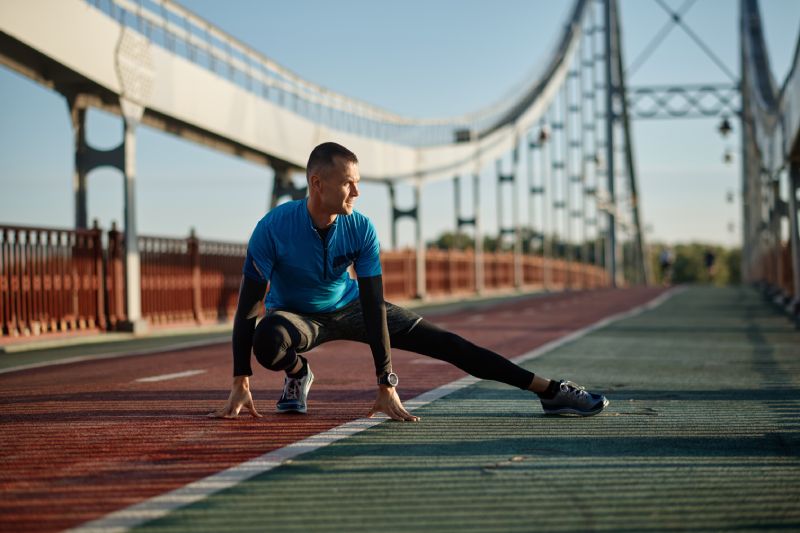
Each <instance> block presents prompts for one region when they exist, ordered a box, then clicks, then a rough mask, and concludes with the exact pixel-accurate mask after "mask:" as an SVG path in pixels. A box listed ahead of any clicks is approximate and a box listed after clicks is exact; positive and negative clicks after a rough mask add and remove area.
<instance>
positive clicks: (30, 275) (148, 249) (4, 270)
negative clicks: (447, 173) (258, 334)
mask: <svg viewBox="0 0 800 533" xmlns="http://www.w3.org/2000/svg"><path fill="white" fill-rule="evenodd" d="M0 231H1V232H2V248H1V250H2V254H0V304H2V305H0V328H2V329H1V332H2V334H0V337H6V338H8V337H15V336H31V335H41V334H49V333H57V332H74V331H80V330H105V329H117V328H118V327H119V326H120V325H121V324H123V323H124V322H125V321H126V319H127V317H126V311H125V298H126V296H125V278H124V268H125V246H124V238H123V237H124V236H123V234H122V233H121V232H119V231H117V229H116V228H115V227H113V226H112V228H111V231H109V232H108V233H107V234H106V235H105V236H104V235H103V233H102V232H101V230H100V229H99V228H98V227H96V226H95V227H94V228H93V229H91V230H77V231H76V230H61V229H47V228H30V227H12V226H0ZM104 237H105V240H106V246H105V250H104V247H103V238H104ZM139 252H140V271H141V305H142V316H143V318H145V319H147V321H148V322H149V323H150V324H153V325H156V326H159V325H169V324H177V323H207V322H219V321H226V320H229V319H230V318H231V317H232V316H233V313H234V312H235V310H236V301H237V297H238V289H239V282H240V280H241V272H242V263H243V261H244V257H245V253H246V245H245V244H238V243H228V242H216V241H201V240H199V239H198V238H197V237H196V236H195V235H194V234H192V235H190V236H189V237H188V238H186V239H177V238H164V237H146V236H142V237H139ZM381 263H382V268H383V278H384V291H385V294H386V298H387V299H391V300H395V301H397V300H401V301H402V300H410V299H412V298H414V297H415V296H416V294H417V271H416V269H417V264H416V252H415V251H414V250H398V251H384V252H382V253H381ZM425 267H426V273H425V275H426V291H427V293H428V294H430V295H431V296H443V295H458V294H471V293H474V292H475V290H476V287H475V255H474V252H473V251H472V250H467V251H458V250H453V251H444V250H438V249H430V250H427V251H426V259H425ZM546 269H549V270H550V281H551V286H550V287H548V288H551V289H558V288H566V287H569V288H593V287H598V286H605V285H607V277H606V275H605V272H604V271H603V270H602V269H600V268H598V267H594V266H592V265H584V264H578V263H572V264H570V263H568V262H566V261H563V260H557V259H543V258H542V257H536V256H524V257H523V258H522V274H523V284H524V285H525V286H526V287H536V286H543V285H544V283H545V270H546ZM483 270H484V287H485V289H486V290H497V289H511V288H513V287H514V256H513V254H512V253H509V252H504V253H496V254H484V257H483Z"/></svg>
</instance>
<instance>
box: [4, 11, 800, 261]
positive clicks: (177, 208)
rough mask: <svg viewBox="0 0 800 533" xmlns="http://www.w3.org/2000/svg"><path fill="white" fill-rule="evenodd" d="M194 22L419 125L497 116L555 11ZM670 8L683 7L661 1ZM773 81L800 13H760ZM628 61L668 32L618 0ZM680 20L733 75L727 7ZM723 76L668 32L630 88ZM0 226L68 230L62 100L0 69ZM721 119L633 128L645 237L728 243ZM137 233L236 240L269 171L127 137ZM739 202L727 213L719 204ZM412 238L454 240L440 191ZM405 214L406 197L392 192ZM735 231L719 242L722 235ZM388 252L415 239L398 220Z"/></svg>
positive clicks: (378, 201) (100, 207) (489, 195)
mask: <svg viewBox="0 0 800 533" xmlns="http://www.w3.org/2000/svg"><path fill="white" fill-rule="evenodd" d="M182 3H183V4H184V5H185V6H187V7H188V8H189V9H191V10H192V11H194V12H196V13H197V14H199V15H200V16H202V17H204V18H207V19H208V20H210V21H212V22H213V23H215V24H216V25H218V26H220V27H221V28H222V29H224V30H225V31H227V32H228V33H230V34H232V35H234V36H236V37H237V38H239V39H240V40H242V41H244V42H246V43H248V44H249V45H251V46H253V47H254V48H256V49H258V50H260V51H261V52H263V53H264V54H266V55H268V56H270V57H272V58H273V59H274V60H276V61H277V62H279V63H280V64H282V65H284V66H285V67H288V68H290V69H291V70H293V71H295V72H296V73H298V74H300V75H301V76H303V77H305V78H307V79H309V80H311V81H314V82H316V83H319V84H321V85H324V86H327V87H330V88H331V89H334V90H336V91H339V92H342V93H345V94H348V95H351V96H354V97H358V98H360V99H363V100H366V101H368V102H371V103H374V104H377V105H379V106H382V107H385V108H387V109H389V110H392V111H395V112H399V113H403V114H408V115H413V116H419V117H425V116H442V115H452V114H460V113H463V112H467V111H471V110H474V109H476V108H479V107H481V106H484V105H487V104H490V103H493V102H494V101H495V100H497V99H498V98H500V97H501V96H502V95H503V94H504V93H506V92H507V91H508V89H509V88H510V87H512V86H514V85H516V84H518V83H520V82H521V81H522V80H524V78H525V76H526V74H527V73H529V72H531V71H532V70H533V69H535V68H536V66H537V65H541V63H542V62H544V61H545V60H546V59H547V54H548V52H549V50H550V49H551V48H552V45H553V43H554V40H555V38H556V36H557V34H559V33H560V31H561V28H562V25H563V23H564V21H565V17H566V14H567V12H568V10H569V8H570V6H571V5H572V2H571V1H567V0H559V1H553V0H547V1H545V0H537V1H534V0H502V1H488V0H485V1H478V0H437V1H435V2H430V1H424V0H408V1H404V2H392V3H390V2H374V1H370V0H340V1H337V2H328V1H322V0H314V1H311V0H303V1H297V2H284V1H267V0H235V1H234V0H232V1H229V2H219V1H218V0H183V2H182ZM667 3H668V4H669V5H671V6H672V7H673V9H677V8H678V7H679V6H680V5H681V4H682V3H683V2H682V1H677V0H672V1H668V2H667ZM761 4H762V6H761V9H762V15H763V17H764V23H765V27H766V30H767V41H768V42H767V44H768V47H769V51H770V56H771V61H772V69H773V72H774V74H775V77H776V79H777V80H778V82H779V83H781V82H782V81H783V79H784V77H785V75H786V73H787V71H788V68H789V62H790V61H791V59H792V58H793V54H794V50H795V44H796V41H797V38H798V30H800V2H798V1H797V0H761ZM621 9H622V28H623V42H624V46H625V48H624V51H625V57H626V61H627V62H628V63H630V62H631V61H632V60H633V59H634V58H635V57H636V56H638V55H639V53H640V52H641V50H642V49H643V47H644V46H645V45H646V44H647V43H648V42H649V41H650V39H651V37H652V36H653V35H654V34H655V33H656V32H657V31H658V30H659V29H660V28H661V27H662V26H663V25H664V24H665V22H666V21H667V14H666V13H665V12H664V11H663V10H662V9H661V8H660V7H659V6H658V4H657V3H656V2H655V1H653V0H622V1H621ZM685 20H686V22H687V23H688V24H689V25H690V26H691V27H692V28H693V29H694V31H695V32H696V33H698V34H699V35H700V36H701V37H702V39H703V40H704V41H705V42H706V43H707V44H708V46H709V47H710V48H711V49H712V50H713V51H714V53H716V54H717V55H718V56H719V57H720V58H721V59H722V61H723V62H724V63H725V64H726V65H727V66H728V68H729V69H730V70H732V71H733V72H734V73H736V74H737V75H738V71H739V60H738V32H737V28H738V1H737V0H698V1H697V2H696V3H695V4H694V5H693V7H692V8H691V9H690V10H689V11H688V14H687V15H686V17H685ZM725 81H728V78H727V76H726V75H725V74H724V72H722V71H721V70H720V69H719V68H717V67H716V66H715V65H714V63H713V62H712V61H711V60H709V59H708V58H707V57H706V56H705V55H704V54H703V52H702V51H701V50H700V49H699V48H698V47H697V46H696V45H695V44H694V43H692V41H691V40H690V39H689V38H688V37H687V36H686V34H685V33H684V32H683V31H682V30H681V29H680V28H677V27H675V28H673V29H672V31H671V33H670V35H669V36H668V37H667V39H666V40H665V41H664V43H663V44H662V45H661V46H660V48H659V49H658V50H657V51H656V52H655V53H654V54H653V55H652V56H651V58H650V59H649V60H648V61H647V63H645V64H644V66H642V67H641V68H640V69H639V70H638V71H636V73H635V75H634V76H633V77H632V78H630V79H629V80H628V83H629V85H649V84H672V83H676V84H677V83H701V82H725ZM0 95H2V98H0V116H2V117H3V119H2V121H0V141H2V142H0V187H1V188H0V190H1V191H2V193H0V223H12V224H25V225H39V226H56V227H70V226H71V225H72V223H73V202H72V185H71V179H72V158H73V155H72V138H71V131H70V126H69V120H68V114H67V106H66V103H65V101H64V99H63V97H61V96H60V95H58V94H57V93H54V92H52V91H49V90H47V89H44V88H42V87H40V86H38V85H36V84H34V83H33V82H31V81H29V80H27V79H24V78H22V77H20V76H19V75H17V74H15V73H12V72H10V71H8V70H7V69H4V68H0ZM717 124H718V120H716V119H714V120H712V119H707V120H706V119H703V120H698V119H693V120H675V119H673V120H667V121H663V120H661V121H636V122H634V135H635V137H634V142H635V149H636V157H637V166H638V170H639V176H640V177H639V183H640V189H641V197H642V210H643V218H644V222H645V224H646V225H647V226H648V227H649V228H651V231H650V232H649V238H650V239H651V240H659V241H667V242H686V241H703V242H710V243H720V244H726V245H731V244H735V243H738V241H739V231H740V211H741V206H740V202H739V190H740V183H739V181H740V178H739V168H740V167H739V161H738V158H737V160H735V161H734V163H733V164H732V165H726V164H724V163H723V161H722V155H723V152H724V150H725V149H726V148H730V149H732V150H734V151H738V149H739V135H740V132H739V126H738V123H735V124H734V127H735V131H734V134H733V135H732V136H730V137H729V138H728V139H727V140H723V139H722V138H721V137H720V136H719V135H718V134H717V133H716V127H717ZM88 137H89V141H90V143H92V144H93V145H95V146H98V147H105V148H108V147H112V146H114V145H116V144H117V143H119V141H120V140H121V123H120V120H119V119H118V118H117V117H112V116H107V115H104V114H102V113H100V112H96V111H93V112H90V115H89V123H88ZM137 166H138V169H137V179H138V191H137V194H138V197H137V198H138V218H139V230H140V233H144V234H149V235H172V236H184V235H186V234H187V233H188V230H189V228H190V227H195V228H196V229H197V231H198V233H199V235H200V236H201V237H205V238H214V239H224V240H234V241H244V240H246V239H247V237H248V236H249V233H250V231H251V229H252V227H253V225H254V224H255V222H256V221H257V220H258V218H260V217H261V215H262V214H263V213H264V211H265V208H266V206H267V202H268V194H269V192H270V188H271V172H270V171H269V170H268V169H265V168H261V167H259V166H257V165H254V164H252V163H247V162H244V161H241V160H237V159H235V158H233V157H230V156H226V155H223V154H218V153H215V152H212V151H210V150H207V149H205V148H201V147H199V146H195V145H193V144H191V143H189V142H186V141H183V140H180V139H177V138H174V137H171V136H169V135H167V134H164V133H161V132H158V131H153V130H150V129H148V128H140V129H139V137H138V157H137ZM489 176H490V173H488V172H487V175H486V177H487V179H486V180H485V183H484V185H483V187H482V188H483V190H484V194H485V196H486V199H485V201H484V205H485V206H486V209H487V211H486V212H485V213H484V218H485V220H486V228H485V229H486V231H487V232H493V231H496V223H495V215H494V214H493V213H492V212H491V211H490V209H492V208H493V206H494V205H495V202H494V197H493V194H494V188H495V185H494V182H493V180H491V179H489ZM729 191H732V192H734V193H735V196H736V200H735V203H734V204H730V203H727V202H726V194H727V193H728V192H729ZM425 195H426V197H425V200H424V202H423V217H424V218H425V224H424V236H425V238H426V239H430V238H433V237H434V236H436V235H438V234H439V233H441V232H442V231H446V230H451V229H452V227H453V218H454V214H453V205H452V204H453V202H452V185H451V184H450V183H449V182H443V183H439V184H435V185H430V186H428V187H426V189H425ZM400 200H401V202H403V203H404V204H405V205H408V204H409V203H410V201H411V191H410V189H408V190H402V189H401V191H400ZM357 208H358V209H359V210H361V211H362V212H364V213H365V214H367V215H368V216H370V217H371V218H372V219H373V220H374V221H375V223H376V226H377V227H378V231H379V235H380V238H381V240H382V241H383V242H384V243H387V244H388V242H389V231H390V230H389V219H388V215H387V208H388V198H387V192H386V190H385V188H384V187H381V186H375V185H372V186H370V185H365V186H364V187H363V190H362V197H361V199H360V200H359V203H358V204H357ZM89 216H90V219H94V218H97V219H99V221H100V223H101V225H102V226H104V227H108V226H109V225H110V222H111V220H117V221H120V220H121V218H122V180H121V177H120V175H119V174H118V173H117V172H115V171H111V170H97V171H95V172H93V173H92V174H90V178H89ZM729 223H733V224H734V225H735V231H734V232H730V231H729V230H728V224H729ZM400 228H401V235H400V241H401V242H400V244H401V245H410V244H412V242H413V233H412V232H413V224H412V223H411V222H410V221H405V222H403V223H401V226H400Z"/></svg>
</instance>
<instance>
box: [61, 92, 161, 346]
mask: <svg viewBox="0 0 800 533" xmlns="http://www.w3.org/2000/svg"><path fill="white" fill-rule="evenodd" d="M65 96H66V99H67V104H68V106H69V113H70V120H71V122H72V132H73V144H74V148H75V168H74V170H73V181H72V183H73V190H74V199H75V228H76V229H86V228H87V227H88V218H89V209H88V201H87V195H88V187H87V177H88V175H89V173H90V172H91V171H92V170H94V169H96V168H99V167H112V168H116V169H117V170H119V171H120V172H122V174H123V179H124V180H125V181H124V186H123V195H124V198H123V204H124V205H123V211H124V212H123V218H124V221H123V222H124V226H125V306H126V316H127V322H120V323H118V328H119V329H122V330H125V331H132V332H142V331H144V330H146V329H147V324H146V322H145V321H144V320H143V319H142V305H141V275H140V271H141V268H140V258H139V237H138V233H137V230H136V127H137V126H138V125H139V121H140V120H141V117H142V114H143V112H144V109H143V108H142V107H141V106H140V105H138V104H134V103H133V102H130V101H128V100H125V99H120V108H121V110H122V116H123V139H122V143H121V144H120V145H119V146H117V147H116V148H112V149H110V150H98V149H97V148H93V147H92V146H90V145H89V143H88V142H87V141H86V111H87V109H88V107H89V106H88V98H87V96H86V95H83V94H80V93H67V94H66V95H65Z"/></svg>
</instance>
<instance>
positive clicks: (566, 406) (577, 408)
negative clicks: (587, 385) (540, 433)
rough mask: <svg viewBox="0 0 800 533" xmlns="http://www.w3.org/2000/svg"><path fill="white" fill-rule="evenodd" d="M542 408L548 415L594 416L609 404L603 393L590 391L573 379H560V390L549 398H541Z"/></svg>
mask: <svg viewBox="0 0 800 533" xmlns="http://www.w3.org/2000/svg"><path fill="white" fill-rule="evenodd" d="M541 402H542V408H543V409H544V413H545V414H547V415H578V416H592V415H596V414H597V413H599V412H601V411H602V410H603V409H605V408H606V406H607V405H608V399H606V397H605V396H603V395H602V394H597V393H594V392H588V391H587V390H586V389H584V388H583V387H581V386H580V385H578V384H576V383H573V382H571V381H563V380H562V381H560V382H559V387H558V392H557V393H556V395H555V396H554V397H552V398H550V399H549V400H546V399H544V398H541Z"/></svg>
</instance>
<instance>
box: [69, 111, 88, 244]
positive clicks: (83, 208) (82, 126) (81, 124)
mask: <svg viewBox="0 0 800 533" xmlns="http://www.w3.org/2000/svg"><path fill="white" fill-rule="evenodd" d="M67 103H68V105H69V117H70V121H71V122H72V138H73V144H74V149H75V168H74V169H73V172H72V191H73V198H74V205H75V229H86V228H87V227H88V219H89V214H88V205H87V204H88V201H87V190H86V174H87V173H88V172H89V170H88V169H87V166H88V165H86V159H87V157H86V156H87V152H88V151H89V150H90V147H89V146H88V144H87V143H86V107H84V106H80V105H78V103H77V102H76V99H75V98H68V99H67Z"/></svg>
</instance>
